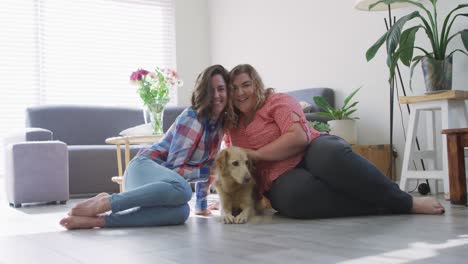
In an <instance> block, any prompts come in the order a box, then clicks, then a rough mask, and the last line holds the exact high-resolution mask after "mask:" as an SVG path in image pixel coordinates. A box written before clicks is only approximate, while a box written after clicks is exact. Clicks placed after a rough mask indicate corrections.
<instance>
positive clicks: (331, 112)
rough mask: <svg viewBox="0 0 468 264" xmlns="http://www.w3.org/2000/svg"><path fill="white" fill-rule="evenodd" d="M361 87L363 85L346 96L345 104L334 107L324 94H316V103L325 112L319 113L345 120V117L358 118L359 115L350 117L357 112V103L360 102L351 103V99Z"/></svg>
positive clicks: (334, 118)
mask: <svg viewBox="0 0 468 264" xmlns="http://www.w3.org/2000/svg"><path fill="white" fill-rule="evenodd" d="M359 89H361V87H359V88H357V89H356V90H354V91H353V92H352V93H351V94H350V95H348V97H346V98H345V100H344V103H343V106H342V107H338V108H334V107H332V106H331V105H330V104H329V103H328V102H327V100H326V99H325V98H324V97H323V96H314V102H315V104H316V105H317V106H318V107H319V108H321V109H322V110H323V111H324V112H319V114H321V115H323V116H327V117H331V118H332V119H333V120H343V119H358V117H350V116H351V114H353V113H354V112H356V110H357V109H356V105H357V104H358V103H359V102H353V103H351V104H350V105H348V104H349V101H351V99H352V98H353V96H354V95H355V94H356V93H357V92H358V91H359Z"/></svg>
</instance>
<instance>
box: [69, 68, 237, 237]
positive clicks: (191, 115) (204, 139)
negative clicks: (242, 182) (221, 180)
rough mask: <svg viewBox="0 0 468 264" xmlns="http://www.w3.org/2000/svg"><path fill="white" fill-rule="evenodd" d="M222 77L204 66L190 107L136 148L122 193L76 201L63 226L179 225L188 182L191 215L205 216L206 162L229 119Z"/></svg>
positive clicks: (218, 71)
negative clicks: (158, 138)
mask: <svg viewBox="0 0 468 264" xmlns="http://www.w3.org/2000/svg"><path fill="white" fill-rule="evenodd" d="M228 76H229V74H228V72H227V71H226V69H225V68H224V67H223V66H221V65H213V66H211V67H208V68H207V69H205V70H204V71H203V72H202V73H201V74H200V75H199V76H198V78H197V83H196V87H195V91H194V92H193V94H192V100H191V101H192V106H191V107H189V108H187V109H186V110H185V111H184V112H182V113H181V114H180V115H179V117H177V119H176V121H175V122H174V124H173V125H172V126H171V127H170V128H169V130H168V131H167V133H166V136H165V137H164V139H163V140H162V141H161V142H160V143H157V144H154V145H153V146H151V147H150V148H148V149H143V150H141V151H140V152H139V153H138V154H137V155H136V156H135V158H133V160H132V161H131V162H130V164H129V165H128V168H127V169H126V171H125V175H124V186H125V191H124V192H122V193H116V194H112V195H110V194H107V193H101V194H98V195H97V196H95V197H93V198H91V199H89V200H86V201H84V202H81V203H78V204H77V205H75V206H74V207H73V208H72V209H71V211H70V212H69V216H68V217H66V218H63V219H62V220H61V221H60V224H61V225H62V226H64V227H65V228H67V229H82V228H93V227H133V226H161V225H180V224H183V223H184V222H185V221H186V220H187V218H188V217H189V214H190V208H189V205H188V201H189V200H190V199H191V197H192V190H191V188H190V185H189V182H196V187H195V189H196V199H197V200H196V213H197V214H209V210H208V209H207V201H206V197H207V195H208V188H209V184H210V181H209V180H210V175H211V166H212V164H213V161H214V158H215V156H216V154H217V153H218V151H219V148H220V143H221V140H222V138H223V135H224V124H225V123H227V122H226V119H229V117H228V116H226V111H225V110H226V107H227V106H228V98H227V96H228V94H229V91H228V86H227V84H228V83H229V80H228V78H229V77H228ZM227 112H231V111H227ZM129 209H130V210H129ZM109 211H110V213H109V214H104V213H107V212H109Z"/></svg>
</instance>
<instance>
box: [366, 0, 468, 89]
mask: <svg viewBox="0 0 468 264" xmlns="http://www.w3.org/2000/svg"><path fill="white" fill-rule="evenodd" d="M426 1H430V3H431V4H432V12H431V11H429V9H428V8H426V7H425V6H424V5H423V4H421V3H418V2H416V1H414V0H413V1H411V0H380V1H378V2H376V3H374V4H372V5H370V6H369V9H372V8H373V7H375V6H376V5H377V4H379V3H384V4H393V3H397V2H400V3H409V4H411V5H414V6H416V7H417V8H419V9H421V10H422V11H424V12H423V13H424V14H425V16H423V15H421V14H420V13H419V11H414V12H412V13H410V14H409V15H406V16H403V17H401V18H400V19H398V21H396V22H395V23H394V24H393V26H392V27H391V28H390V29H389V30H388V31H387V32H386V33H385V34H384V35H383V36H382V37H380V38H379V39H378V40H377V42H376V43H375V44H374V45H372V46H371V47H370V48H369V49H368V50H367V52H366V58H367V61H370V60H372V58H374V56H375V54H376V53H377V51H378V50H379V49H380V47H381V46H382V45H383V43H384V42H385V43H386V47H387V65H388V67H389V68H390V78H389V82H392V81H393V79H394V78H393V77H394V76H395V68H396V65H397V63H398V61H399V60H400V61H401V62H402V63H403V64H404V65H406V66H408V67H410V66H411V70H410V88H411V79H412V76H413V70H414V68H415V66H416V65H417V64H418V63H419V62H420V61H421V65H422V68H423V73H424V80H425V84H426V89H427V91H428V92H437V91H439V90H450V89H452V55H453V54H454V53H455V52H457V51H459V52H462V53H464V54H465V55H468V54H467V53H466V52H465V51H464V50H461V49H455V50H453V51H452V52H450V53H449V52H448V50H447V47H448V44H449V43H450V41H451V40H453V39H454V38H455V37H456V36H458V35H460V37H461V39H462V42H463V45H464V47H465V49H466V50H467V51H468V29H464V30H461V31H458V32H455V33H453V34H451V29H452V26H453V23H454V22H455V20H456V19H457V18H458V17H460V16H464V17H467V16H468V13H457V14H455V12H456V11H457V10H460V9H462V8H466V7H468V4H461V5H458V6H457V7H456V8H454V9H452V10H451V11H450V12H449V13H448V14H447V15H446V16H445V18H444V23H443V25H442V29H439V25H438V22H439V21H438V19H439V18H438V13H437V0H426ZM415 18H417V19H419V20H420V24H418V25H415V26H412V27H410V28H408V29H406V30H405V31H403V32H402V30H403V27H404V26H405V24H406V22H408V21H410V20H412V19H415ZM420 29H422V30H423V31H424V32H425V33H426V35H427V37H428V39H429V42H430V44H431V50H428V49H424V48H422V47H420V46H416V45H415V39H416V33H417V32H418V30H420ZM415 49H416V50H419V51H421V52H422V55H418V56H414V57H413V52H414V50H415Z"/></svg>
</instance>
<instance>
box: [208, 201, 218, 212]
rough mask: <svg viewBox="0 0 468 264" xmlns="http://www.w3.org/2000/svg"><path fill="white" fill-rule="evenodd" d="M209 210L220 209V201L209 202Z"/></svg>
mask: <svg viewBox="0 0 468 264" xmlns="http://www.w3.org/2000/svg"><path fill="white" fill-rule="evenodd" d="M208 210H219V201H216V202H213V203H211V204H209V205H208Z"/></svg>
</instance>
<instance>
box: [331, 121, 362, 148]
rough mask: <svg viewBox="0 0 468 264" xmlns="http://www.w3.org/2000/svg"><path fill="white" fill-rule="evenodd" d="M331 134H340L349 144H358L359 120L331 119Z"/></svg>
mask: <svg viewBox="0 0 468 264" xmlns="http://www.w3.org/2000/svg"><path fill="white" fill-rule="evenodd" d="M328 124H329V125H330V134H331V135H335V136H339V137H340V138H342V139H344V140H346V141H347V142H348V143H349V144H357V122H356V120H353V119H345V120H330V121H328Z"/></svg>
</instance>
